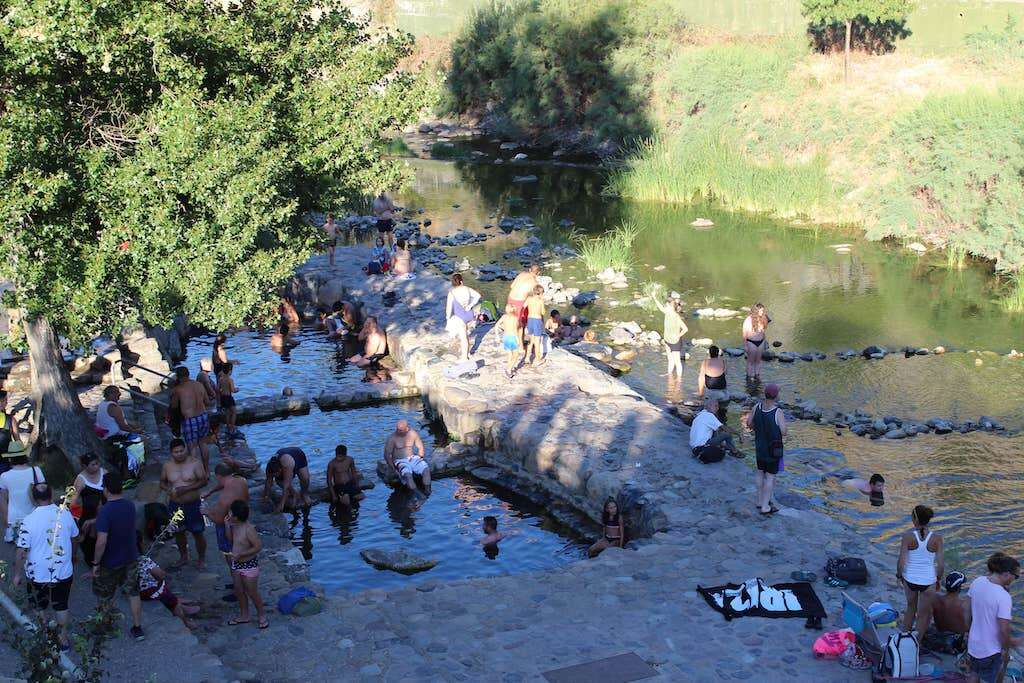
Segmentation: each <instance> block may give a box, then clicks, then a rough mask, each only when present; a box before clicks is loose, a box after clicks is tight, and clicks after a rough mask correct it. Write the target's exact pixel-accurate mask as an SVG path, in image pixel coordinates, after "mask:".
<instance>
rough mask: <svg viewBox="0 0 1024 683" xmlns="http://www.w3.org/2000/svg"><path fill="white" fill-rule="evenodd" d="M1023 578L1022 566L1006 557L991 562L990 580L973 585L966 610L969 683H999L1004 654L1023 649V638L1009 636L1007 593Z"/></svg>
mask: <svg viewBox="0 0 1024 683" xmlns="http://www.w3.org/2000/svg"><path fill="white" fill-rule="evenodd" d="M1019 578H1020V562H1018V561H1017V560H1015V559H1014V558H1012V557H1009V556H1007V555H1005V554H1003V553H995V554H993V555H992V557H990V558H988V576H979V577H978V578H976V579H975V580H974V581H973V582H972V583H971V588H970V590H968V591H967V597H968V598H969V600H970V602H969V605H968V607H967V608H966V609H965V610H964V613H965V616H966V618H967V624H968V627H969V628H970V631H969V633H968V636H967V654H968V660H969V661H970V665H971V673H970V676H969V677H968V679H967V680H968V681H970V682H971V683H978V682H979V681H980V682H981V683H996V680H997V679H998V678H999V674H1000V672H1001V671H1002V669H1003V666H1004V663H1005V656H1004V653H1006V652H1008V651H1009V650H1010V649H1011V648H1014V647H1019V646H1021V645H1024V638H1015V637H1014V636H1012V635H1010V619H1011V614H1012V610H1013V599H1012V598H1011V597H1010V593H1009V592H1008V591H1007V590H1006V589H1007V588H1008V587H1009V585H1010V584H1011V583H1013V582H1014V581H1015V580H1016V579H1019Z"/></svg>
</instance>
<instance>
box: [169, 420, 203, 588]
mask: <svg viewBox="0 0 1024 683" xmlns="http://www.w3.org/2000/svg"><path fill="white" fill-rule="evenodd" d="M204 486H206V469H205V468H204V467H203V463H202V462H200V460H199V459H198V458H196V457H194V456H192V455H189V452H188V450H187V449H186V448H185V442H184V441H182V440H181V439H174V440H172V441H171V459H170V460H168V461H167V462H165V463H164V467H163V470H162V471H161V472H160V488H162V489H163V490H165V491H167V493H168V495H169V496H170V500H169V502H168V503H167V510H168V511H169V512H170V513H171V516H172V517H173V516H174V514H175V513H176V512H178V511H179V510H180V511H181V513H182V514H183V515H184V518H183V519H182V520H181V521H180V522H178V523H177V531H176V532H175V534H174V540H175V542H176V543H177V545H178V553H179V554H180V556H181V557H180V558H179V560H178V562H176V563H174V564H173V565H171V566H172V567H175V568H177V567H182V566H184V565H185V564H187V563H188V538H187V537H186V536H185V532H186V531H187V532H189V533H191V534H192V538H194V539H195V544H196V556H197V558H196V567H198V568H199V569H200V570H202V569H204V568H205V567H206V539H205V538H204V537H203V531H204V530H205V528H206V523H205V521H204V520H203V513H202V511H201V510H200V507H199V500H200V499H199V492H200V491H201V490H202V488H203V487H204Z"/></svg>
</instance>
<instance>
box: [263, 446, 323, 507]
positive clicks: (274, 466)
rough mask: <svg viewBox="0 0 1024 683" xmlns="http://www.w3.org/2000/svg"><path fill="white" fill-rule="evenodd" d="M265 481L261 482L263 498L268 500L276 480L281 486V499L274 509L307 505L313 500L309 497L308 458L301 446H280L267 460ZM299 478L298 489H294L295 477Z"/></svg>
mask: <svg viewBox="0 0 1024 683" xmlns="http://www.w3.org/2000/svg"><path fill="white" fill-rule="evenodd" d="M266 476H267V478H266V481H265V482H264V484H263V500H265V501H269V500H270V490H271V487H272V486H273V484H274V483H275V482H276V483H277V485H278V486H280V487H281V500H280V501H279V502H278V504H277V506H276V507H275V509H276V510H277V512H283V511H284V509H285V508H286V507H287V508H299V507H309V506H310V505H312V504H313V500H312V499H311V498H310V497H309V460H308V459H307V458H306V454H305V452H303V450H302V449H301V448H296V447H295V446H287V447H285V448H281V449H279V450H278V451H277V453H275V454H274V455H272V456H270V460H268V461H267V468H266ZM296 478H298V480H299V490H298V491H296V490H295V485H294V482H295V479H296Z"/></svg>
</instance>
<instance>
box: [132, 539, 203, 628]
mask: <svg viewBox="0 0 1024 683" xmlns="http://www.w3.org/2000/svg"><path fill="white" fill-rule="evenodd" d="M136 535H137V536H138V549H139V569H138V573H139V597H140V598H142V600H144V601H152V600H159V601H160V603H161V604H162V605H163V606H164V607H166V608H167V611H168V612H170V613H171V614H173V615H174V616H176V617H178V618H179V619H181V623H183V624H185V627H186V628H188V629H189V630H191V629H194V628H195V627H196V623H195V622H194V621H192V620H191V619H189V617H190V616H192V615H194V614H198V613H199V603H197V602H196V601H195V600H187V599H185V598H179V597H178V596H177V595H175V594H174V592H173V591H172V590H171V589H170V587H169V586H168V585H167V582H168V581H169V580H170V579H169V577H168V576H167V572H166V571H164V570H163V569H162V568H161V567H160V565H158V564H157V563H156V562H154V561H153V559H152V558H150V557H149V556H148V555H145V554H143V552H142V534H141V533H139V532H137V534H136Z"/></svg>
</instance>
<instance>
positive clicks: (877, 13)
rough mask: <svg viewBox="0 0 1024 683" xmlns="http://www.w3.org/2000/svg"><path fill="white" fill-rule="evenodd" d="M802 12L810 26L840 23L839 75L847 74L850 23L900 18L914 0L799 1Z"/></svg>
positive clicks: (851, 29)
mask: <svg viewBox="0 0 1024 683" xmlns="http://www.w3.org/2000/svg"><path fill="white" fill-rule="evenodd" d="M801 6H802V10H803V15H804V17H805V18H806V19H807V21H808V22H810V24H811V25H812V26H827V25H830V24H840V25H842V26H843V27H844V29H845V41H844V46H843V77H844V78H849V74H850V36H851V33H852V31H853V22H854V21H857V20H858V19H861V20H864V21H868V22H875V23H877V22H884V21H903V20H904V19H906V17H907V14H908V13H909V12H910V10H911V9H912V8H913V6H914V0H801Z"/></svg>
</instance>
